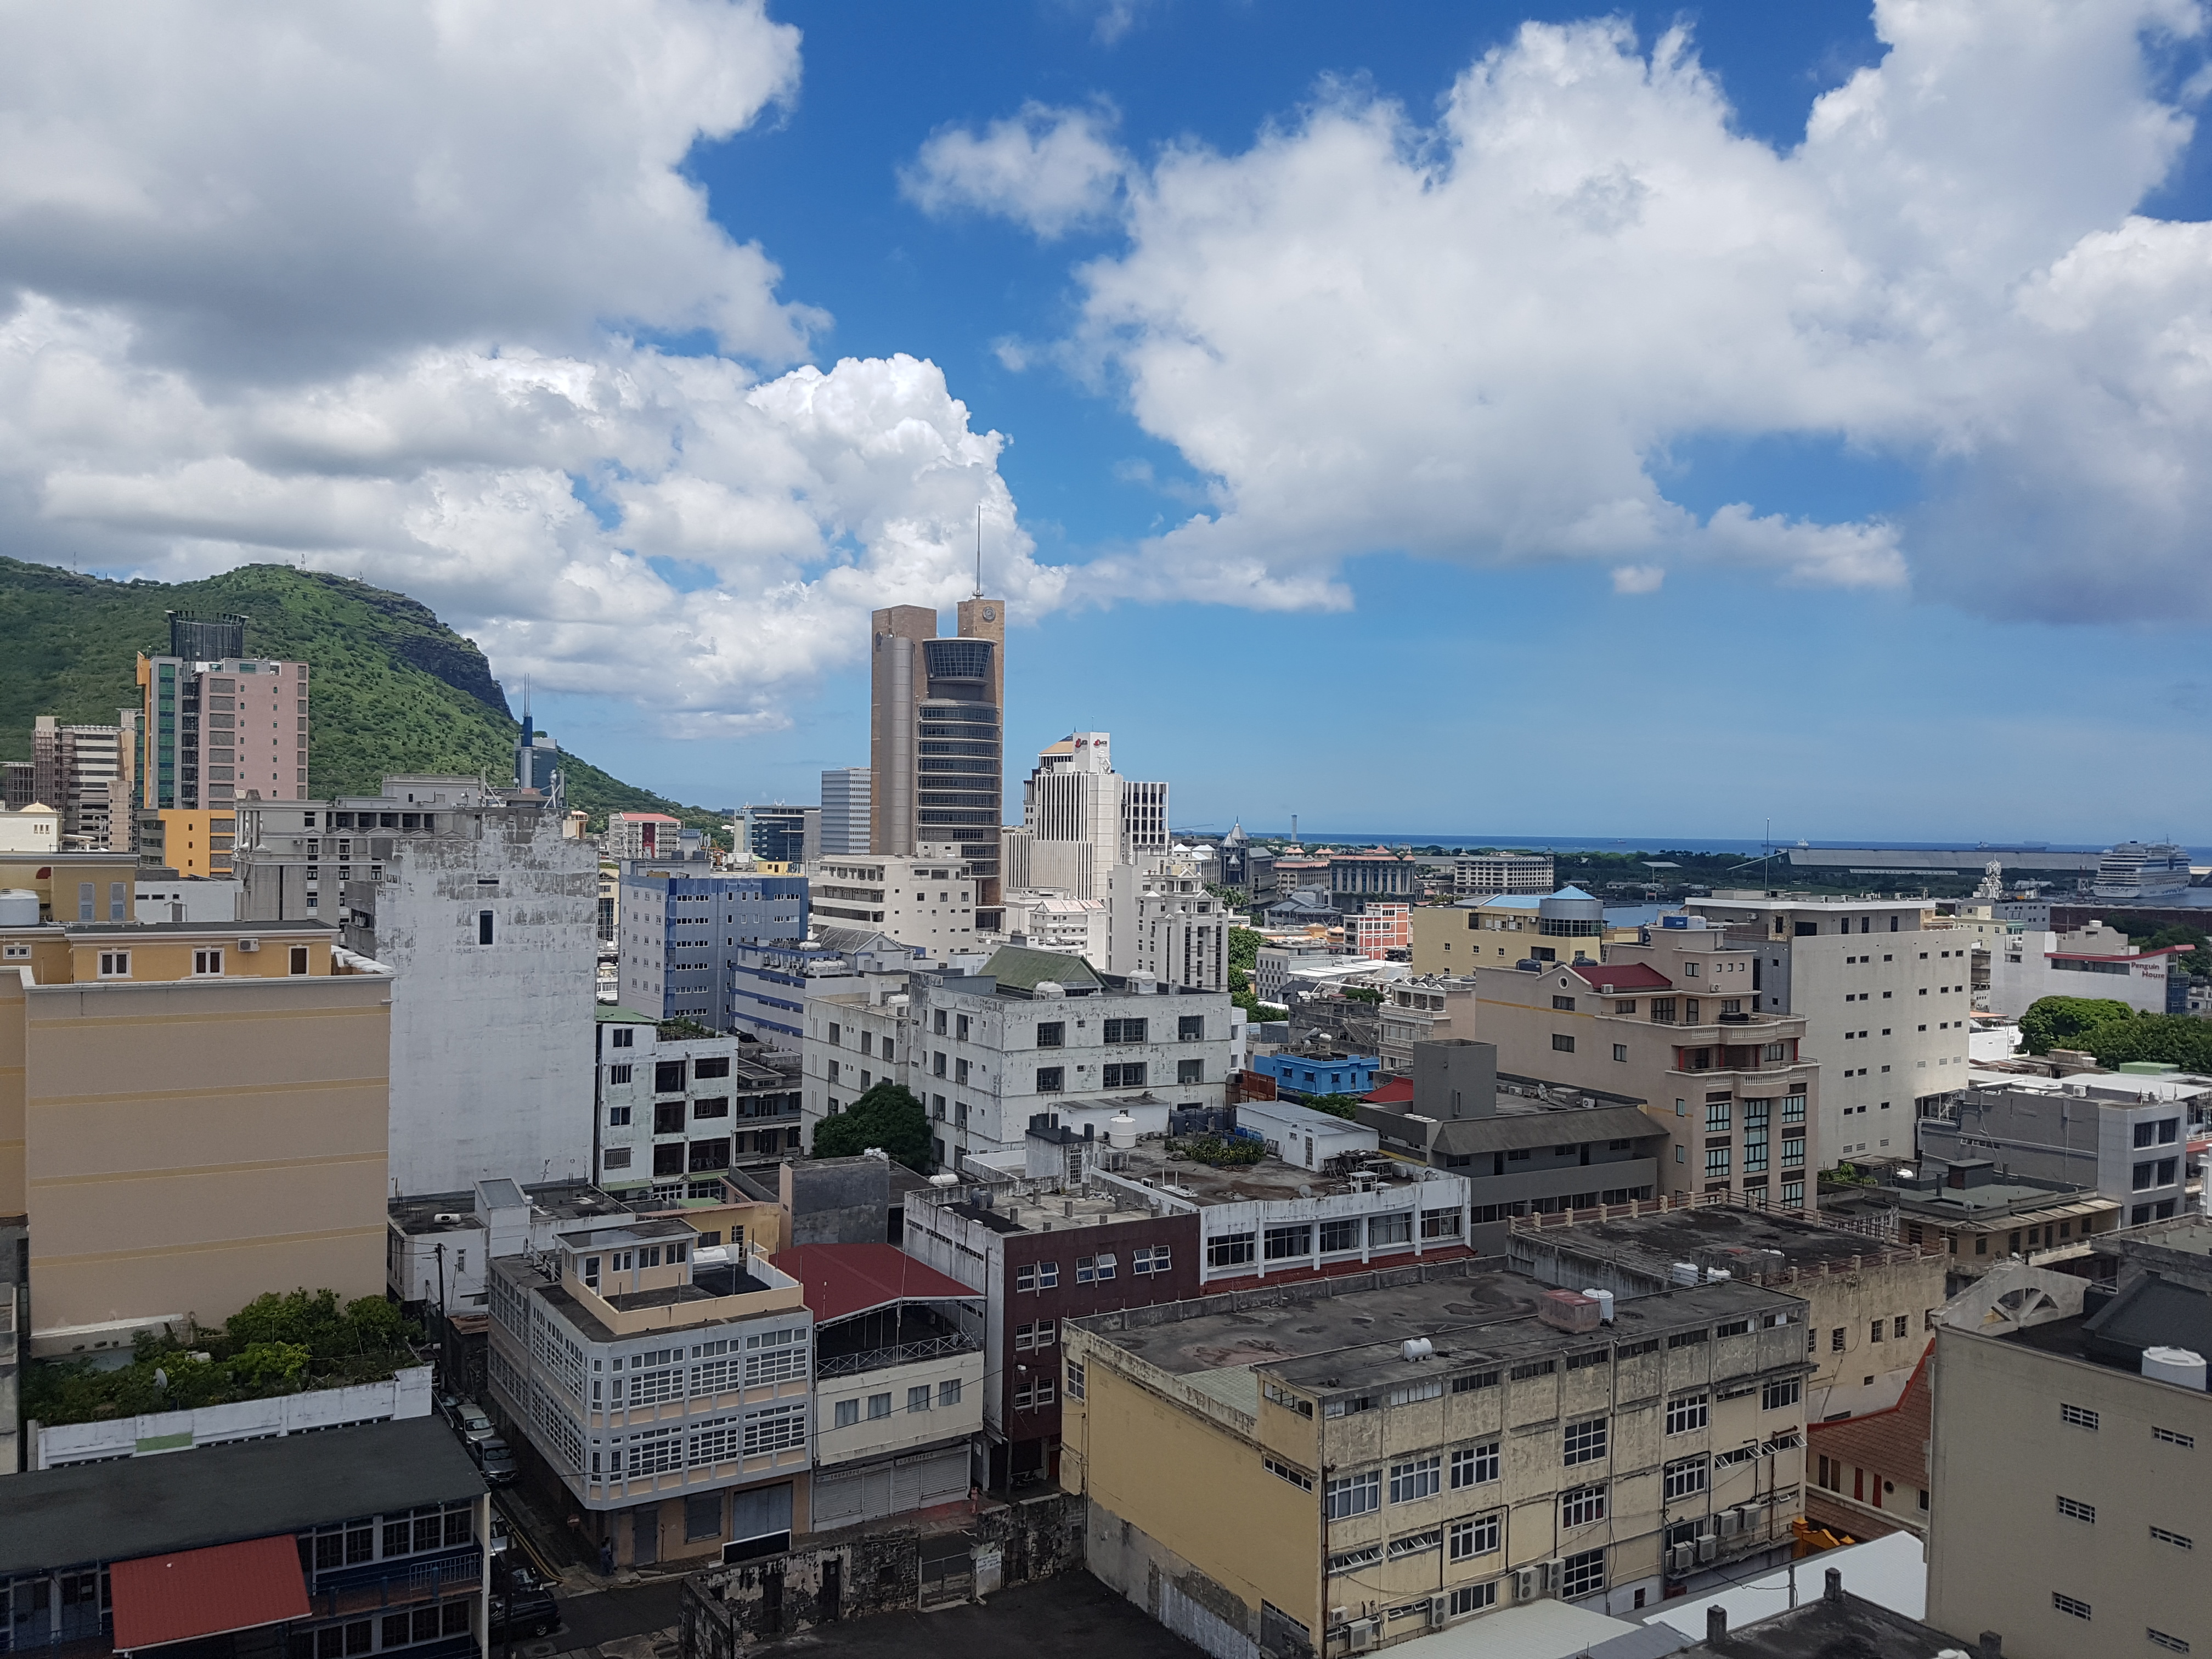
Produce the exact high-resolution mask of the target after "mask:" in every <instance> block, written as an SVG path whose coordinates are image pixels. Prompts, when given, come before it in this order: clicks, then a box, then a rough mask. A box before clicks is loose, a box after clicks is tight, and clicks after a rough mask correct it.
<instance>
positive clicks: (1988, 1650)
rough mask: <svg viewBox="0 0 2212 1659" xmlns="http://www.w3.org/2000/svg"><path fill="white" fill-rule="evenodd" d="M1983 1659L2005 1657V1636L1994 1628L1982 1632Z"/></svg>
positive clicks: (2001, 1658) (2000, 1658) (2002, 1658)
mask: <svg viewBox="0 0 2212 1659" xmlns="http://www.w3.org/2000/svg"><path fill="white" fill-rule="evenodd" d="M1981 1645H1982V1659H2004V1638H2003V1637H2002V1636H2000V1635H1998V1634H1997V1633H1996V1632H1995V1631H1993V1630H1985V1631H1984V1632H1982V1644H1981Z"/></svg>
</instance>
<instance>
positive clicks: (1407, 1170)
mask: <svg viewBox="0 0 2212 1659" xmlns="http://www.w3.org/2000/svg"><path fill="white" fill-rule="evenodd" d="M1117 1150H1118V1149H1117ZM1127 1160H1128V1161H1127V1166H1126V1167H1125V1168H1123V1169H1121V1170H1115V1174H1117V1175H1120V1176H1124V1177H1126V1178H1127V1179H1128V1180H1130V1181H1140V1182H1151V1183H1152V1185H1153V1186H1155V1187H1158V1188H1160V1189H1161V1190H1163V1191H1164V1192H1167V1193H1169V1194H1171V1195H1173V1196H1175V1197H1178V1198H1182V1199H1185V1200H1189V1201H1192V1202H1194V1203H1198V1204H1240V1203H1245V1202H1248V1201H1251V1200H1270V1201H1272V1200H1278V1199H1290V1198H1326V1197H1328V1196H1329V1195H1330V1194H1336V1193H1349V1192H1353V1191H1356V1190H1358V1188H1356V1187H1355V1185H1354V1183H1353V1182H1351V1181H1349V1180H1346V1179H1345V1178H1344V1177H1342V1176H1329V1175H1323V1174H1322V1172H1321V1171H1320V1170H1308V1169H1304V1168H1302V1167H1300V1166H1299V1165H1297V1164H1285V1162H1284V1161H1283V1160H1282V1159H1281V1158H1261V1160H1260V1161H1259V1162H1258V1163H1257V1164H1224V1165H1221V1166H1219V1167H1218V1168H1217V1167H1216V1166H1214V1165H1212V1164H1200V1163H1197V1162H1195V1161H1194V1160H1193V1159H1190V1158H1170V1156H1169V1155H1168V1154H1167V1153H1166V1152H1164V1151H1163V1150H1162V1149H1161V1143H1159V1142H1158V1141H1147V1142H1146V1143H1144V1144H1143V1145H1141V1146H1133V1147H1130V1148H1129V1149H1128V1152H1127ZM1370 1168H1371V1169H1372V1170H1374V1171H1375V1173H1376V1176H1377V1177H1378V1184H1379V1185H1381V1186H1382V1187H1383V1188H1386V1189H1394V1190H1395V1189H1403V1190H1405V1191H1406V1192H1407V1193H1408V1194H1410V1193H1411V1192H1412V1190H1413V1188H1417V1187H1419V1186H1420V1185H1422V1184H1423V1182H1422V1180H1421V1179H1420V1176H1421V1166H1420V1165H1419V1164H1401V1163H1398V1162H1395V1160H1391V1159H1386V1158H1376V1160H1374V1161H1373V1162H1372V1163H1371V1164H1370ZM1438 1201H1439V1202H1442V1201H1443V1200H1441V1199H1439V1200H1438Z"/></svg>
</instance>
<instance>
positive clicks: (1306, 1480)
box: [1260, 1457, 1314, 1492]
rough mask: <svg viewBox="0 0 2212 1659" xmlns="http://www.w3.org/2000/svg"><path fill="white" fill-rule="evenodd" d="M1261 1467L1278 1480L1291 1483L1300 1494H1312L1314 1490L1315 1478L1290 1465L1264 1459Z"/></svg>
mask: <svg viewBox="0 0 2212 1659" xmlns="http://www.w3.org/2000/svg"><path fill="white" fill-rule="evenodd" d="M1260 1466H1261V1468H1264V1469H1266V1470H1267V1473H1268V1474H1272V1475H1273V1476H1274V1477H1275V1478H1276V1479H1277V1480H1287V1481H1289V1482H1290V1483H1291V1485H1292V1486H1296V1487H1297V1489H1298V1490H1299V1491H1300V1492H1311V1491H1312V1490H1313V1489H1314V1483H1313V1476H1311V1475H1310V1474H1303V1473H1301V1472H1300V1471H1298V1470H1297V1469H1294V1468H1291V1466H1290V1465H1289V1464H1288V1463H1282V1462H1277V1461H1276V1460H1275V1459H1273V1458H1272V1457H1263V1458H1261V1460H1260Z"/></svg>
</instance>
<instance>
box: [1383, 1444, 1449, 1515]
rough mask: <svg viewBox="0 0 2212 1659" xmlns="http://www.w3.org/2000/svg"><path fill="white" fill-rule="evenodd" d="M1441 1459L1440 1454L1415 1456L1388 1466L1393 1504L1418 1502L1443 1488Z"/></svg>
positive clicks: (1431, 1496)
mask: <svg viewBox="0 0 2212 1659" xmlns="http://www.w3.org/2000/svg"><path fill="white" fill-rule="evenodd" d="M1442 1472H1443V1458H1442V1457H1441V1456H1431V1457H1416V1458H1414V1459H1413V1460H1412V1461H1411V1462H1405V1463H1393V1464H1392V1465H1391V1466H1390V1501H1391V1502H1392V1503H1394V1504H1413V1503H1418V1502H1419V1500H1420V1499H1422V1498H1434V1497H1435V1496H1436V1495H1437V1492H1439V1491H1441V1490H1442V1489H1443V1473H1442Z"/></svg>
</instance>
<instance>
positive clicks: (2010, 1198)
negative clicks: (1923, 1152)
mask: <svg viewBox="0 0 2212 1659" xmlns="http://www.w3.org/2000/svg"><path fill="white" fill-rule="evenodd" d="M1822 1210H1823V1212H1824V1213H1827V1212H1832V1213H1834V1214H1835V1216H1836V1217H1837V1218H1838V1219H1839V1220H1843V1221H1845V1222H1847V1223H1850V1224H1853V1225H1857V1224H1863V1225H1865V1226H1866V1227H1867V1228H1868V1229H1869V1231H1875V1232H1878V1233H1879V1234H1881V1236H1883V1237H1888V1238H1894V1239H1897V1240H1899V1241H1900V1242H1902V1243H1906V1244H1912V1245H1922V1244H1924V1245H1927V1246H1928V1247H1929V1248H1930V1249H1941V1250H1942V1252H1943V1258H1944V1265H1945V1268H1946V1271H1947V1273H1948V1283H1949V1284H1950V1285H1951V1288H1952V1289H1953V1290H1954V1291H1956V1290H1958V1289H1960V1287H1961V1286H1963V1285H1966V1283H1967V1282H1968V1281H1970V1280H1972V1279H1978V1278H1979V1277H1980V1276H1981V1275H1982V1274H1984V1273H1987V1272H1988V1271H1989V1270H1990V1268H1991V1267H1994V1266H1996V1264H1998V1263H1999V1262H2002V1261H2007V1260H2008V1259H2011V1258H2013V1257H2015V1256H2016V1257H2018V1258H2019V1259H2020V1260H2021V1261H2028V1262H2033V1263H2037V1264H2042V1263H2045V1262H2051V1261H2072V1260H2074V1259H2075V1258H2076V1257H2077V1256H2079V1255H2081V1246H2082V1241H2084V1240H2085V1239H2088V1238H2092V1237H2095V1236H2096V1235H2097V1234H2100V1233H2109V1232H2111V1231H2113V1230H2115V1229H2116V1228H2118V1227H2119V1226H2121V1225H2123V1224H2124V1220H2125V1217H2126V1213H2127V1212H2126V1211H2125V1210H2124V1208H2123V1207H2122V1206H2120V1205H2119V1204H2118V1203H2117V1202H2115V1201H2114V1200H2112V1199H2109V1198H2104V1197H2101V1196H2100V1195H2099V1194H2097V1193H2096V1192H2095V1191H2094V1190H2093V1189H2091V1188H2086V1187H2078V1186H2075V1185H2074V1184H2073V1183H2071V1182H2063V1181H2039V1180H2037V1179H2035V1178H2033V1177H2032V1176H2012V1175H2007V1174H2005V1173H2004V1172H2003V1171H2002V1170H1999V1169H1998V1167H1997V1165H1996V1164H1994V1163H1992V1162H1991V1161H1990V1160H1989V1159H1988V1158H1962V1159H1960V1160H1959V1161H1957V1162H1955V1163H1952V1164H1942V1163H1937V1162H1936V1161H1934V1160H1932V1159H1927V1158H1923V1159H1921V1160H1920V1161H1918V1162H1917V1163H1915V1164H1896V1165H1893V1166H1892V1167H1891V1168H1889V1169H1887V1170H1885V1171H1883V1174H1882V1178H1881V1182H1879V1183H1878V1184H1876V1185H1875V1186H1870V1187H1869V1186H1861V1187H1854V1188H1850V1189H1849V1190H1848V1191H1844V1192H1841V1193H1838V1194H1831V1196H1830V1197H1829V1198H1828V1199H1827V1200H1825V1201H1824V1203H1823V1205H1822Z"/></svg>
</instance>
